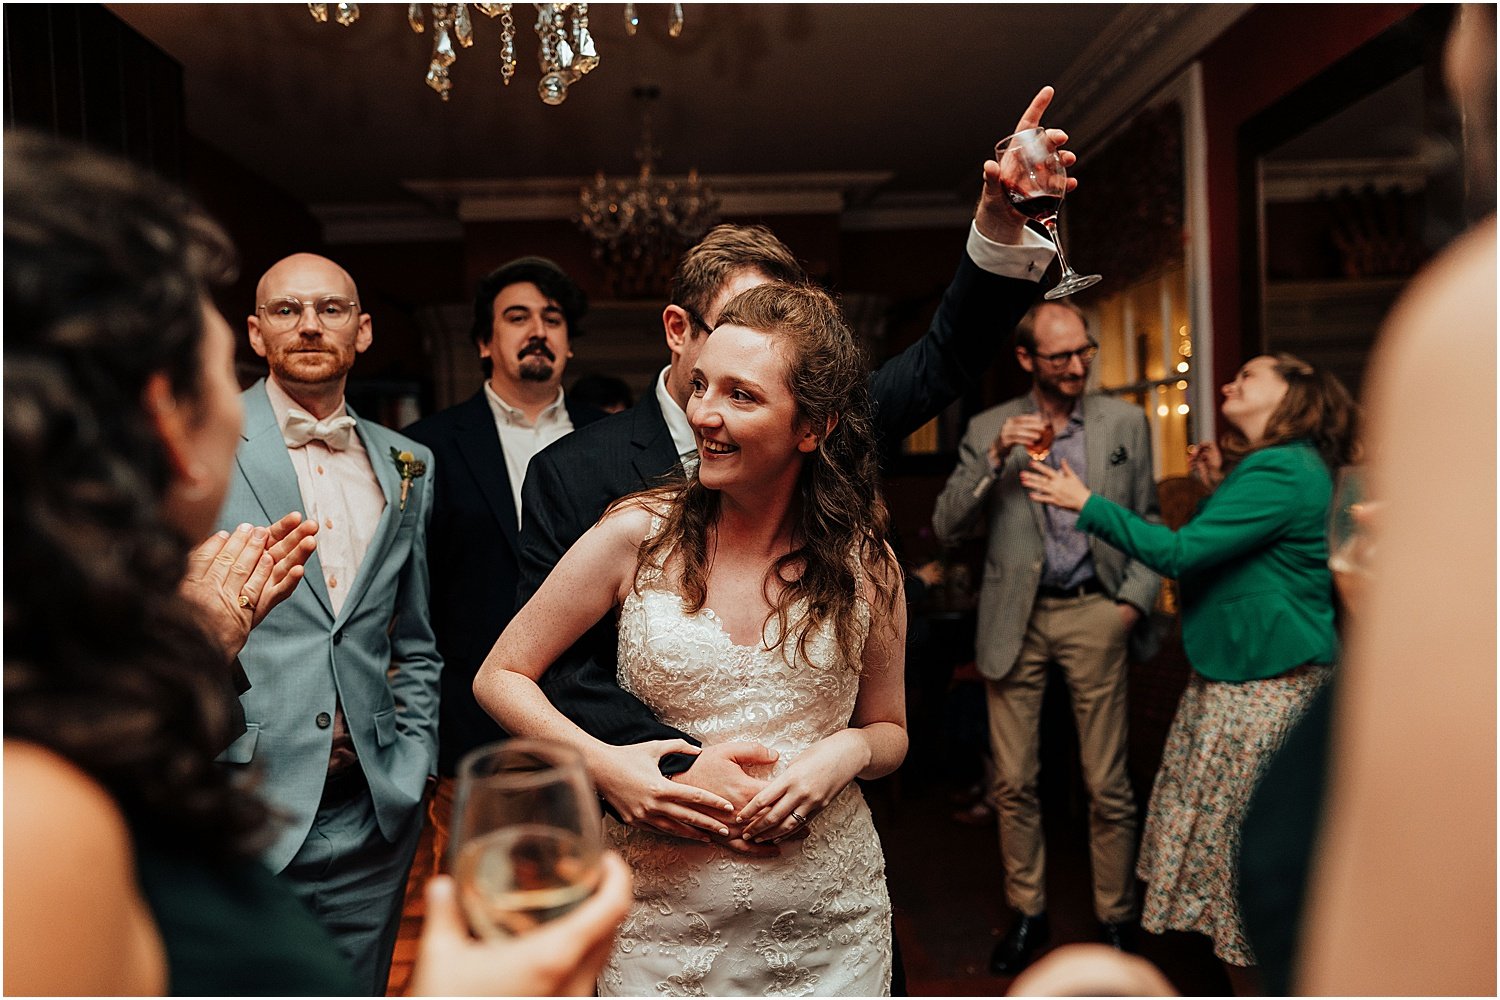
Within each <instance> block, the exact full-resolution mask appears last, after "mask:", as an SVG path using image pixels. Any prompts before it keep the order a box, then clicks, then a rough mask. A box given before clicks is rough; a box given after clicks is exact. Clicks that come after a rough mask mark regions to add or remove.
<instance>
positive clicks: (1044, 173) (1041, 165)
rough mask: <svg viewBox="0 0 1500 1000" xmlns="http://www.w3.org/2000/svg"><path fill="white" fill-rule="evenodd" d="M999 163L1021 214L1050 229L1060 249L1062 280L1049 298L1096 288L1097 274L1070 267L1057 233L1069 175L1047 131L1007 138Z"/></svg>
mask: <svg viewBox="0 0 1500 1000" xmlns="http://www.w3.org/2000/svg"><path fill="white" fill-rule="evenodd" d="M995 160H996V162H998V163H999V164H1000V183H1001V184H1003V185H1004V186H1005V194H1006V197H1008V198H1009V199H1010V203H1011V205H1012V206H1013V207H1014V208H1015V210H1016V211H1017V212H1020V213H1021V214H1022V215H1024V216H1026V217H1027V218H1028V219H1035V220H1036V221H1037V222H1040V223H1041V224H1042V225H1044V226H1046V227H1047V234H1048V235H1049V236H1051V237H1052V245H1053V246H1054V247H1056V248H1057V262H1058V263H1059V264H1061V265H1062V278H1061V280H1059V281H1058V283H1057V284H1056V285H1054V286H1053V287H1052V288H1050V289H1048V290H1047V294H1046V295H1045V296H1043V297H1044V298H1047V299H1060V298H1062V297H1063V296H1064V295H1072V294H1073V293H1074V292H1079V291H1082V290H1083V289H1085V288H1092V287H1093V286H1094V285H1097V284H1098V283H1099V282H1100V280H1102V279H1101V278H1100V276H1099V275H1097V274H1079V273H1077V272H1076V271H1074V270H1073V268H1072V267H1071V266H1070V265H1069V264H1068V258H1067V255H1066V254H1064V253H1063V245H1062V237H1061V236H1059V235H1058V232H1057V213H1058V211H1059V210H1060V209H1061V208H1062V200H1063V195H1064V194H1066V193H1067V190H1068V172H1067V170H1066V169H1065V168H1064V167H1063V162H1062V155H1061V154H1060V153H1059V152H1058V150H1057V147H1056V146H1055V145H1053V143H1052V140H1051V139H1050V138H1048V137H1047V130H1046V129H1044V128H1029V129H1026V130H1024V131H1022V132H1017V133H1016V134H1015V135H1011V136H1006V137H1005V138H1004V139H1001V140H1000V142H999V143H997V144H996V145H995Z"/></svg>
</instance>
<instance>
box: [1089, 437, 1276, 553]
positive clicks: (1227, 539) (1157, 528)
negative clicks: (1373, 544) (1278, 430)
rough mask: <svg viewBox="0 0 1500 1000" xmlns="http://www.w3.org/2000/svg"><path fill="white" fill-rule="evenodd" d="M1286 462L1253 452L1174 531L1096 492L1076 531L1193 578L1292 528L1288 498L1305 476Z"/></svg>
mask: <svg viewBox="0 0 1500 1000" xmlns="http://www.w3.org/2000/svg"><path fill="white" fill-rule="evenodd" d="M1287 457H1288V456H1286V455H1283V454H1279V453H1278V450H1277V449H1265V450H1262V451H1258V452H1254V453H1252V454H1251V455H1249V456H1248V457H1247V458H1246V459H1245V460H1244V461H1243V462H1241V463H1240V466H1239V468H1237V469H1235V470H1234V472H1233V473H1231V474H1230V475H1229V477H1228V478H1226V479H1225V480H1224V482H1223V483H1222V484H1221V485H1220V486H1219V489H1218V491H1217V492H1215V493H1214V494H1213V496H1211V497H1210V498H1209V499H1208V500H1207V501H1205V503H1204V504H1203V506H1202V507H1201V508H1199V512H1198V515H1197V516H1196V517H1194V518H1193V519H1192V520H1191V521H1189V522H1188V523H1187V524H1185V525H1183V526H1182V527H1181V528H1179V529H1177V530H1176V531H1174V530H1172V529H1171V528H1169V527H1167V526H1166V525H1164V524H1152V523H1150V522H1148V521H1146V520H1145V519H1144V518H1142V517H1141V516H1139V515H1138V514H1136V513H1135V512H1133V511H1130V510H1126V509H1125V508H1124V507H1121V506H1120V505H1119V504H1116V503H1114V502H1112V501H1110V500H1108V499H1106V498H1104V497H1101V496H1099V495H1098V494H1097V493H1096V494H1094V495H1092V496H1090V497H1089V499H1088V502H1087V503H1085V504H1084V505H1083V510H1082V511H1081V512H1080V513H1079V515H1078V528H1079V530H1080V531H1087V532H1089V533H1090V534H1092V535H1097V536H1098V537H1099V538H1102V539H1103V540H1104V541H1106V542H1108V543H1109V544H1111V545H1113V546H1114V547H1115V548H1117V549H1120V550H1121V551H1122V552H1125V553H1127V554H1128V555H1130V556H1131V557H1132V558H1135V559H1138V560H1140V561H1141V562H1143V563H1145V564H1146V565H1147V566H1149V567H1151V568H1152V569H1154V570H1155V571H1156V572H1158V573H1160V574H1162V575H1163V576H1170V577H1178V578H1180V577H1182V576H1185V575H1186V576H1191V575H1193V574H1195V573H1198V572H1201V571H1203V570H1205V569H1208V568H1210V567H1212V566H1215V565H1218V564H1220V563H1225V562H1228V561H1230V560H1233V559H1237V558H1239V557H1240V556H1243V555H1245V554H1246V553H1248V552H1251V551H1254V550H1255V549H1258V548H1260V547H1262V546H1264V545H1266V544H1268V543H1270V542H1271V541H1273V540H1275V539H1276V538H1277V537H1278V536H1279V535H1280V534H1281V533H1282V532H1284V531H1285V530H1286V529H1287V527H1288V526H1289V525H1290V524H1291V523H1292V520H1293V519H1294V518H1295V516H1296V513H1297V509H1296V507H1295V505H1293V504H1290V503H1288V502H1287V499H1288V498H1289V497H1294V496H1296V495H1297V491H1298V490H1299V489H1301V488H1302V478H1303V477H1302V470H1301V469H1300V468H1299V467H1298V463H1295V462H1292V461H1287V460H1286V459H1287Z"/></svg>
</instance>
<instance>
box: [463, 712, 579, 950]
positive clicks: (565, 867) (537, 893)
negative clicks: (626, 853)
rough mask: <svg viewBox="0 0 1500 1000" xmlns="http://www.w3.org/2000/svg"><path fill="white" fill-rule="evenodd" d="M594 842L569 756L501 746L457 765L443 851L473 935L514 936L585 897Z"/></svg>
mask: <svg viewBox="0 0 1500 1000" xmlns="http://www.w3.org/2000/svg"><path fill="white" fill-rule="evenodd" d="M601 838H602V829H601V820H600V817H599V800H598V798H597V797H596V796H595V794H594V789H593V787H592V786H591V785H590V784H589V780H588V778H587V776H586V775H585V772H584V768H583V758H582V756H581V755H579V753H578V752H577V751H576V750H573V749H572V748H571V747H567V746H564V745H562V744H560V743H552V742H548V741H545V740H508V741H506V742H504V743H493V744H490V745H489V746H484V747H480V748H479V749H477V750H474V751H472V752H471V753H469V754H468V755H467V756H465V757H464V759H463V760H462V761H461V762H460V763H459V769H458V793H457V797H456V801H455V805H454V819H453V837H452V846H451V848H450V849H451V851H452V852H453V856H454V861H453V874H454V878H455V879H456V880H457V882H458V893H459V902H460V903H461V904H462V906H463V909H464V913H465V914H466V915H467V916H468V918H469V923H470V925H471V926H472V927H473V929H474V931H475V933H477V934H478V935H479V936H481V937H502V936H506V935H511V934H521V933H524V932H526V931H528V930H531V929H533V928H535V927H537V926H539V925H540V924H542V923H544V922H546V921H548V920H554V919H556V918H557V917H560V916H562V915H563V914H565V913H568V912H569V911H571V910H572V909H574V908H575V907H576V906H578V904H579V903H581V902H583V900H585V899H586V898H588V896H589V894H590V893H591V892H593V891H594V889H595V887H596V886H597V885H598V884H599V873H600V867H599V866H600V852H601Z"/></svg>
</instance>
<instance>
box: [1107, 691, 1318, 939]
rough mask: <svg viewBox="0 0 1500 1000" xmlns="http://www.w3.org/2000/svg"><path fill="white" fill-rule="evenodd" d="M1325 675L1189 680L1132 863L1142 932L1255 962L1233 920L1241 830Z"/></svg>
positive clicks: (1238, 924)
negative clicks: (1187, 937)
mask: <svg viewBox="0 0 1500 1000" xmlns="http://www.w3.org/2000/svg"><path fill="white" fill-rule="evenodd" d="M1332 673H1333V668H1332V667H1328V666H1321V665H1316V664H1309V665H1307V666H1302V667H1298V668H1297V669H1295V670H1291V671H1288V672H1287V673H1285V674H1282V675H1280V676H1279V677H1271V678H1267V679H1266V680H1258V681H1246V682H1244V683H1241V684H1233V683H1228V682H1224V681H1211V680H1207V679H1206V678H1204V677H1201V676H1199V675H1198V674H1194V675H1193V676H1192V679H1191V680H1190V681H1188V686H1187V690H1186V691H1184V692H1183V693H1182V700H1181V701H1180V702H1179V703H1178V705H1177V715H1176V717H1175V718H1173V720H1172V729H1171V731H1170V732H1169V733H1168V734H1167V745H1166V749H1165V750H1164V751H1163V752H1162V761H1161V770H1160V771H1158V772H1157V774H1156V784H1155V785H1154V786H1153V787H1152V789H1151V805H1150V806H1149V807H1148V809H1147V812H1146V825H1145V831H1144V833H1143V835H1142V839H1141V853H1140V857H1139V859H1138V860H1137V861H1136V874H1137V875H1138V876H1140V878H1141V879H1143V880H1144V881H1145V882H1146V898H1145V902H1144V904H1143V905H1142V907H1141V926H1142V927H1144V928H1145V929H1146V930H1148V931H1151V932H1153V933H1156V934H1160V933H1162V932H1163V931H1167V930H1178V931H1196V932H1197V933H1199V934H1206V935H1208V936H1209V937H1211V938H1213V942H1214V954H1215V955H1217V956H1218V957H1219V958H1220V959H1221V960H1223V961H1225V962H1228V963H1230V964H1231V965H1239V966H1249V965H1254V964H1255V956H1254V954H1253V953H1252V952H1251V951H1250V943H1249V941H1247V940H1246V938H1245V928H1244V925H1243V924H1242V923H1241V921H1240V908H1239V885H1238V875H1239V859H1240V824H1241V821H1242V820H1243V819H1244V815H1245V808H1246V806H1247V805H1248V804H1249V801H1250V794H1251V792H1253V791H1254V790H1255V786H1256V784H1257V783H1258V782H1259V781H1260V778H1261V775H1262V774H1263V773H1264V772H1265V769H1266V766H1267V764H1268V763H1269V761H1270V757H1271V754H1273V753H1275V751H1276V749H1277V748H1278V747H1280V746H1281V744H1282V741H1283V740H1285V739H1286V734H1287V732H1288V731H1290V729H1291V728H1292V726H1293V725H1295V724H1296V722H1297V720H1298V719H1300V718H1301V717H1302V714H1303V713H1304V712H1305V711H1306V710H1307V705H1308V703H1309V702H1310V701H1312V697H1313V695H1314V694H1316V693H1317V691H1318V689H1319V688H1320V687H1322V686H1323V684H1325V683H1326V682H1327V681H1328V679H1329V677H1330V676H1332Z"/></svg>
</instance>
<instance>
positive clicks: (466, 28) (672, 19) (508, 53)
mask: <svg viewBox="0 0 1500 1000" xmlns="http://www.w3.org/2000/svg"><path fill="white" fill-rule="evenodd" d="M333 6H334V7H336V8H337V10H336V13H335V18H334V19H335V20H336V21H338V23H339V24H342V25H345V26H348V25H351V24H353V23H354V22H355V21H358V20H359V4H355V3H341V4H335V5H333ZM513 6H514V4H508V3H476V4H465V3H434V4H420V3H409V4H407V5H406V21H407V23H408V24H410V25H411V30H412V31H415V32H416V33H417V34H419V35H420V34H425V33H426V31H427V27H428V24H429V23H430V24H431V26H432V62H431V63H430V64H429V65H428V67H427V86H429V87H431V88H432V89H433V90H434V91H436V92H437V94H438V96H439V97H441V98H442V99H443V100H445V101H446V100H448V97H449V95H450V93H451V92H452V90H453V80H452V78H451V77H450V76H449V73H448V68H449V67H450V66H452V65H453V62H454V60H455V59H457V58H458V53H457V49H459V48H465V49H466V48H468V47H469V46H471V45H473V44H474V24H473V21H472V19H471V18H470V16H469V8H470V7H473V8H474V9H475V10H476V11H478V12H479V13H481V14H483V15H485V16H486V17H491V18H494V17H498V18H499V19H500V79H501V81H502V82H503V83H504V84H505V85H507V86H509V85H510V81H511V78H512V77H514V76H515V75H516V45H515V40H516V24H515V19H514V18H513V17H512V14H511V8H512V7H513ZM532 6H533V7H535V8H536V12H537V16H536V27H535V30H536V36H537V42H538V46H539V47H538V51H537V62H538V63H539V64H540V66H541V72H542V76H541V80H540V82H538V83H537V95H538V96H539V97H540V98H541V99H542V102H543V103H544V104H561V103H562V102H563V101H565V100H567V98H568V88H569V87H570V86H572V85H573V84H575V83H577V82H578V81H579V80H580V79H581V78H582V77H583V76H584V75H586V74H587V73H589V72H590V71H592V70H593V69H594V68H595V67H597V66H598V65H599V52H598V49H597V48H596V47H595V45H594V37H593V35H591V34H590V33H589V5H588V4H586V3H538V4H532ZM671 6H672V10H671V13H670V15H669V16H668V20H667V34H668V35H670V36H671V37H673V38H677V37H678V36H679V35H681V34H682V4H680V3H674V4H672V5H671ZM328 7H329V5H328V4H326V3H310V4H308V5H307V9H308V12H309V13H310V14H312V18H313V20H314V21H319V22H327V20H328ZM424 8H426V11H425V13H426V17H424ZM639 24H640V18H638V17H637V16H636V13H635V4H633V3H627V4H626V5H625V31H626V33H627V34H630V35H634V34H635V33H636V28H637V26H638V25H639Z"/></svg>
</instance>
